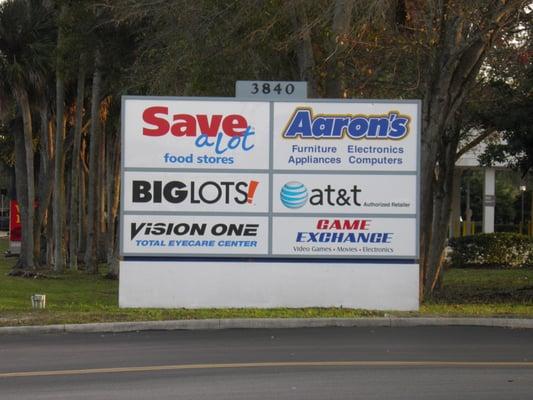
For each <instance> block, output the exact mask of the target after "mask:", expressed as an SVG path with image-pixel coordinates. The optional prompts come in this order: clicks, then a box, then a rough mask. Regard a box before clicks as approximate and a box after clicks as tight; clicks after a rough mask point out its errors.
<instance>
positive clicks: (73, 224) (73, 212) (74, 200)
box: [69, 56, 85, 271]
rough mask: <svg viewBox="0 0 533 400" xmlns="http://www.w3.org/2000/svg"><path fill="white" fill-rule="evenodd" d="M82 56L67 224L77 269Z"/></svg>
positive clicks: (73, 264) (71, 259) (71, 260)
mask: <svg viewBox="0 0 533 400" xmlns="http://www.w3.org/2000/svg"><path fill="white" fill-rule="evenodd" d="M83 59H84V57H83V56H82V57H81V58H80V65H79V67H78V89H77V95H76V123H75V126H74V144H73V148H72V172H71V174H72V178H71V182H72V184H71V194H70V223H69V231H70V232H69V267H70V269H71V270H73V271H75V270H77V269H78V243H79V242H78V239H79V238H78V230H79V229H80V222H79V215H80V212H79V211H80V200H79V199H80V185H79V179H80V151H81V127H82V123H83V121H82V119H83V99H84V97H85V66H84V65H83Z"/></svg>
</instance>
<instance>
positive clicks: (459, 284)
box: [0, 239, 533, 326]
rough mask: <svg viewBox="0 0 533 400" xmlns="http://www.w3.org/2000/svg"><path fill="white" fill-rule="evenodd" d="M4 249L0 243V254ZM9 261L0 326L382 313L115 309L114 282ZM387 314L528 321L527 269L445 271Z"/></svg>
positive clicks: (4, 261) (3, 275)
mask: <svg viewBox="0 0 533 400" xmlns="http://www.w3.org/2000/svg"><path fill="white" fill-rule="evenodd" d="M6 246H7V241H6V240H5V239H0V252H1V254H3V253H4V251H5V249H6ZM14 263H15V259H14V258H4V257H3V256H0V326H13V325H38V324H59V323H82V322H104V321H134V320H135V321H144V320H165V319H200V318H237V317H240V318H247V317H249V318H269V317H287V318H288V317H295V318H299V317H300V318H303V317H346V318H348V317H363V316H366V317H368V316H383V315H385V313H384V312H380V311H366V310H354V309H344V308H305V309H266V310H265V309H202V310H186V309H173V310H167V309H120V308H118V282H117V281H112V280H108V279H105V278H104V277H103V276H100V275H97V276H95V275H88V274H85V273H84V272H77V273H73V272H68V273H65V274H64V275H59V276H55V277H53V278H46V279H28V278H20V277H10V276H7V273H8V272H9V271H10V270H11V267H12V266H13V264H14ZM34 293H45V294H46V302H47V304H46V309H45V310H32V308H31V302H30V296H31V295H32V294H34ZM387 314H389V315H398V316H422V315H443V316H444V315H447V316H517V317H533V270H531V269H530V270H482V269H477V270H475V269H468V270H450V271H447V272H446V274H445V278H444V285H443V289H442V291H441V292H440V293H438V294H437V295H436V296H435V297H434V298H433V299H431V300H429V301H427V302H426V303H425V304H423V305H422V306H421V308H420V312H418V313H399V312H389V313H387Z"/></svg>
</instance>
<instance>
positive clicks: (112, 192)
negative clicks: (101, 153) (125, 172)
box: [106, 135, 120, 278]
mask: <svg viewBox="0 0 533 400" xmlns="http://www.w3.org/2000/svg"><path fill="white" fill-rule="evenodd" d="M108 149H109V151H108V158H107V160H108V168H107V204H108V207H109V209H108V213H107V237H108V240H107V257H106V258H107V265H108V268H109V272H108V276H110V277H113V278H117V277H118V265H119V263H118V251H117V249H118V243H117V241H118V239H117V234H118V232H117V214H118V208H119V204H120V139H119V137H118V135H114V140H113V141H112V143H110V144H109V146H108Z"/></svg>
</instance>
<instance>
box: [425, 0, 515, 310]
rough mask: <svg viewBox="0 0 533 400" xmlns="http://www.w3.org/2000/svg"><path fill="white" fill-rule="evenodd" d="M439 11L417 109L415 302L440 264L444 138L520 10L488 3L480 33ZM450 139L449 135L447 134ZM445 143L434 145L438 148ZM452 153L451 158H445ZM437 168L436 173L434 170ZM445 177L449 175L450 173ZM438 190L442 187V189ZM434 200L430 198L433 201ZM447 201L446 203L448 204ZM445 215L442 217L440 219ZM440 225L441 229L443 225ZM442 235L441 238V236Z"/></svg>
mask: <svg viewBox="0 0 533 400" xmlns="http://www.w3.org/2000/svg"><path fill="white" fill-rule="evenodd" d="M440 7H441V9H440V10H439V13H440V17H439V18H437V20H439V21H440V22H439V23H440V27H439V32H440V37H439V42H438V43H437V45H436V46H434V47H433V53H432V54H430V56H429V58H428V61H427V64H428V65H429V67H428V69H427V71H428V74H427V78H426V88H427V89H426V95H425V96H424V100H423V104H422V117H423V118H422V127H421V128H422V134H423V136H422V148H421V153H422V163H421V166H420V167H421V174H420V175H421V177H420V186H421V195H420V202H421V204H420V207H421V213H420V285H421V287H420V300H421V301H422V300H423V299H424V297H425V296H427V295H429V294H431V292H432V291H433V289H434V288H435V285H436V283H437V282H438V281H439V280H440V274H441V260H442V252H443V249H444V240H443V237H444V238H445V232H446V230H447V223H448V222H447V221H448V220H449V204H447V203H448V199H447V197H449V196H448V195H445V194H444V193H442V192H441V193H438V194H434V193H435V191H440V190H448V191H450V187H451V186H453V184H452V182H453V179H448V177H447V176H440V175H442V174H443V173H444V174H450V170H452V169H451V165H448V164H450V163H452V165H453V164H454V163H455V157H456V155H457V142H456V141H455V140H454V139H453V137H447V135H450V134H451V133H450V132H453V130H452V129H451V127H452V126H453V124H454V121H455V120H456V118H457V116H456V112H457V111H458V110H459V108H460V107H461V106H462V105H463V103H464V99H465V96H466V94H467V93H468V91H469V90H470V88H471V86H472V84H473V83H474V82H475V79H476V77H477V76H478V73H479V70H480V68H481V65H482V63H483V60H484V59H485V52H486V50H487V48H489V47H490V46H491V44H492V42H493V40H494V37H495V35H496V33H497V32H498V29H500V28H501V27H502V26H503V25H505V23H506V21H507V18H509V16H510V15H511V14H512V12H513V11H514V12H516V11H517V10H519V9H520V2H518V1H508V2H506V3H503V2H497V1H495V2H494V7H491V8H489V9H490V14H488V15H487V16H486V20H485V23H486V26H487V28H485V30H484V31H483V30H480V31H479V32H474V33H470V36H467V35H466V34H465V32H467V31H468V28H466V27H467V26H468V24H469V22H468V20H467V17H466V16H464V15H461V14H457V13H455V14H454V12H455V11H452V10H449V9H448V7H449V4H448V3H446V2H444V3H442V4H441V6H440ZM452 135H453V133H452ZM443 143H444V144H445V145H444V146H439V144H443ZM450 152H452V153H453V158H452V157H451V156H450ZM437 166H438V168H439V171H437ZM451 175H452V176H453V170H452V173H451ZM443 185H448V186H447V187H446V186H443ZM435 196H436V197H435ZM449 200H450V201H451V198H450V199H449ZM446 214H447V217H446ZM444 219H445V220H446V224H444V223H443V220H444ZM443 232H444V234H443Z"/></svg>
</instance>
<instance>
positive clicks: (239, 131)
mask: <svg viewBox="0 0 533 400" xmlns="http://www.w3.org/2000/svg"><path fill="white" fill-rule="evenodd" d="M168 116H169V115H168V107H158V106H154V107H148V108H147V109H146V110H144V112H143V115H142V118H143V121H144V122H145V123H147V124H148V125H149V126H148V127H143V135H145V136H164V135H166V134H167V133H169V132H171V133H172V135H174V136H178V137H180V136H190V137H195V136H197V135H199V134H204V135H206V136H208V137H216V136H217V135H218V133H219V132H220V131H222V132H223V133H224V134H225V135H226V136H230V137H233V136H242V135H243V134H244V133H245V132H246V129H247V128H248V121H246V118H244V117H243V116H242V115H239V114H230V115H227V116H223V115H220V114H214V115H211V116H208V115H206V114H197V115H191V114H175V115H173V116H172V126H171V122H170V121H169V119H168Z"/></svg>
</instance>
